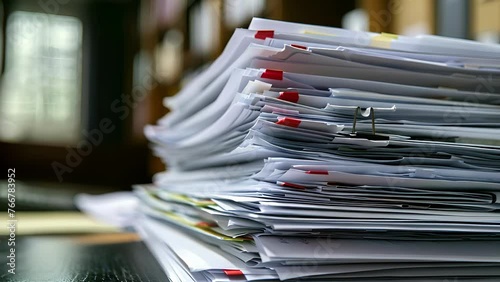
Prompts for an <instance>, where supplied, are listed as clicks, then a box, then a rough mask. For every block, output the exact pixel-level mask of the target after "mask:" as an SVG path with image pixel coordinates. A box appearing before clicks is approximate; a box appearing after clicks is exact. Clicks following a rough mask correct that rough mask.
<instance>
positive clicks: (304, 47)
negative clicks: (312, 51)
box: [290, 44, 307, 50]
mask: <svg viewBox="0 0 500 282" xmlns="http://www.w3.org/2000/svg"><path fill="white" fill-rule="evenodd" d="M290 46H292V47H295V48H299V49H302V50H307V47H306V46H302V45H298V44H291V45H290Z"/></svg>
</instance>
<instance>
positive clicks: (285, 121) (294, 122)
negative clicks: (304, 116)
mask: <svg viewBox="0 0 500 282" xmlns="http://www.w3.org/2000/svg"><path fill="white" fill-rule="evenodd" d="M276 124H280V125H285V126H290V127H299V125H300V119H296V118H289V117H286V118H281V119H279V120H278V121H277V122H276Z"/></svg>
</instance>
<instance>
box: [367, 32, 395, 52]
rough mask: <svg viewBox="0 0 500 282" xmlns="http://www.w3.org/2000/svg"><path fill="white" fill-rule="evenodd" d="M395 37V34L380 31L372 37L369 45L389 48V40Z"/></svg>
mask: <svg viewBox="0 0 500 282" xmlns="http://www.w3.org/2000/svg"><path fill="white" fill-rule="evenodd" d="M395 39H398V36H397V35H396V34H392V33H385V32H382V33H380V35H376V36H374V37H372V40H371V44H370V45H371V46H372V47H378V48H385V49H389V48H391V42H392V41H393V40H395Z"/></svg>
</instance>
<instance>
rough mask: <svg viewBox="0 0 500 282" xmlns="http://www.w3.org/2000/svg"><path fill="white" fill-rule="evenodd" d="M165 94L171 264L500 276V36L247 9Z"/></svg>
mask: <svg viewBox="0 0 500 282" xmlns="http://www.w3.org/2000/svg"><path fill="white" fill-rule="evenodd" d="M165 105H166V106H167V107H169V108H170V109H171V110H172V112H171V113H170V114H168V115H167V116H165V117H164V118H162V119H160V120H159V121H158V124H157V125H154V126H148V127H147V128H146V129H145V133H146V135H147V137H148V138H149V140H150V141H151V142H152V148H153V150H154V153H155V154H156V155H157V156H158V157H160V158H161V159H162V160H163V161H164V162H165V163H166V164H167V167H168V170H167V171H166V172H162V173H159V174H157V175H156V176H155V178H154V184H151V185H138V186H136V187H135V191H136V194H137V195H138V197H139V199H140V202H141V203H140V208H141V217H140V220H138V222H137V226H136V227H137V229H138V230H139V231H140V233H141V234H142V236H143V237H144V239H145V242H146V243H147V245H148V247H149V248H150V249H151V251H152V252H153V253H154V255H155V256H156V258H157V259H158V261H159V262H160V264H161V265H162V267H164V270H165V272H166V273H167V275H168V277H169V278H170V279H171V280H172V281H258V280H265V281H273V280H301V281H304V280H306V281H401V280H404V281H500V45H488V44H481V43H477V42H472V41H467V40H459V39H451V38H444V37H438V36H428V35H426V36H416V37H405V36H396V35H392V34H376V33H366V32H355V31H348V30H343V29H337V28H330V27H320V26H312V25H303V24H294V23H287V22H279V21H272V20H265V19H253V21H252V22H251V24H250V27H249V29H248V30H247V29H238V30H236V31H235V33H234V35H233V36H232V38H231V39H230V41H229V43H228V44H227V46H226V48H225V50H224V52H223V53H222V54H221V56H220V57H219V58H218V59H217V60H216V61H214V62H213V64H212V65H211V66H210V67H208V68H207V69H206V70H205V71H203V72H202V73H200V74H199V75H198V76H197V77H195V78H194V79H193V80H192V81H191V82H190V83H189V84H187V85H186V86H185V87H184V88H183V89H182V90H181V91H180V93H178V94H177V95H176V96H175V97H172V98H167V99H166V100H165Z"/></svg>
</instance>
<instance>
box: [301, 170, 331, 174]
mask: <svg viewBox="0 0 500 282" xmlns="http://www.w3.org/2000/svg"><path fill="white" fill-rule="evenodd" d="M306 174H321V175H328V171H326V170H308V171H306Z"/></svg>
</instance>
